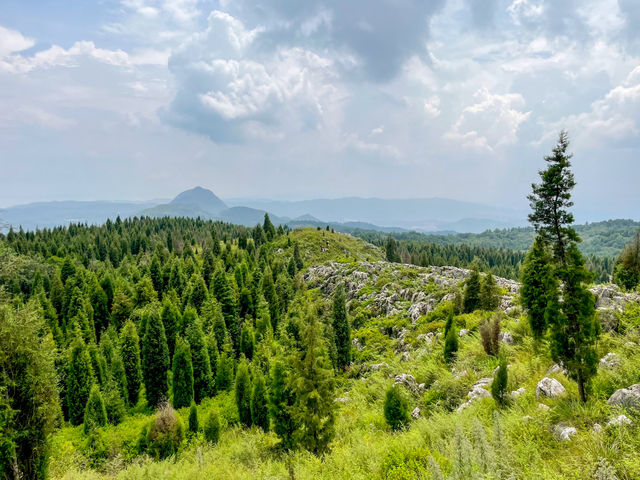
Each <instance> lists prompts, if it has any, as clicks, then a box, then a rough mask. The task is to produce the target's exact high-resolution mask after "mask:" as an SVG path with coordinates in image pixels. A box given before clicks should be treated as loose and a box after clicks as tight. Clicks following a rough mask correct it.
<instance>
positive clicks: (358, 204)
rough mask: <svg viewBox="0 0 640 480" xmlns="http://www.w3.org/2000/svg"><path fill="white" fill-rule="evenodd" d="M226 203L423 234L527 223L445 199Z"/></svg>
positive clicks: (516, 215)
mask: <svg viewBox="0 0 640 480" xmlns="http://www.w3.org/2000/svg"><path fill="white" fill-rule="evenodd" d="M228 203H233V204H236V205H238V204H242V205H245V206H249V207H253V208H257V209H261V210H266V211H269V212H273V213H274V214H276V215H279V216H282V217H289V218H296V217H300V216H301V215H309V216H313V217H315V218H316V219H322V220H321V221H324V222H338V223H341V224H345V223H348V222H363V223H368V224H371V225H388V226H390V227H398V228H402V229H411V230H417V231H422V232H434V231H442V230H455V231H458V232H476V233H479V232H482V231H484V230H487V229H493V228H498V227H500V228H505V227H514V226H521V225H524V224H525V223H526V213H525V212H521V211H518V210H515V209H511V208H508V207H497V206H491V205H484V204H480V203H473V202H462V201H458V200H451V199H446V198H417V199H384V198H357V197H346V198H336V199H317V200H302V201H291V202H289V201H271V200H255V199H236V200H235V201H233V202H231V201H230V202H228Z"/></svg>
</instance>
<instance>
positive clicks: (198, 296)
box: [187, 273, 209, 313]
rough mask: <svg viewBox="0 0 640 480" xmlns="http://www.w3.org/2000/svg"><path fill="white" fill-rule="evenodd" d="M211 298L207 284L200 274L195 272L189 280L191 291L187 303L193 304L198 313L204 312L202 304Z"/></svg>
mask: <svg viewBox="0 0 640 480" xmlns="http://www.w3.org/2000/svg"><path fill="white" fill-rule="evenodd" d="M208 298H209V292H207V286H206V285H205V283H204V280H203V279H202V277H201V276H200V275H198V274H197V273H194V274H193V275H191V279H190V280H189V291H188V297H187V303H188V304H189V305H191V306H193V307H194V308H195V309H196V311H197V312H198V313H201V312H202V305H204V303H205V302H206V301H207V299H208Z"/></svg>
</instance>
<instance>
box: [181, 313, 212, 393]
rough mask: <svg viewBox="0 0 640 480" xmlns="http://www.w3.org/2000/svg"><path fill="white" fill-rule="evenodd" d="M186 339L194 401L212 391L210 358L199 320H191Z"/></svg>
mask: <svg viewBox="0 0 640 480" xmlns="http://www.w3.org/2000/svg"><path fill="white" fill-rule="evenodd" d="M187 341H188V342H189V345H190V346H191V359H192V361H193V392H194V399H195V401H196V403H200V402H201V401H202V399H203V398H206V397H208V396H209V395H211V393H212V391H213V384H212V383H213V378H212V376H211V360H210V359H209V351H208V348H207V342H206V340H205V337H204V333H202V326H201V325H200V320H196V321H195V322H193V323H192V324H191V325H190V326H189V328H188V329H187Z"/></svg>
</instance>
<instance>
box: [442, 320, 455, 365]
mask: <svg viewBox="0 0 640 480" xmlns="http://www.w3.org/2000/svg"><path fill="white" fill-rule="evenodd" d="M457 353H458V332H456V329H455V328H453V327H452V328H450V329H449V331H448V332H447V336H446V337H445V339H444V360H445V361H446V362H447V363H451V362H453V360H455V357H456V354H457Z"/></svg>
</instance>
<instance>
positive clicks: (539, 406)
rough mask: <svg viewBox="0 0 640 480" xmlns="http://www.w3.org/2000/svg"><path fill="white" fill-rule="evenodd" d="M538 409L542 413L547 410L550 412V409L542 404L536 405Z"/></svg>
mask: <svg viewBox="0 0 640 480" xmlns="http://www.w3.org/2000/svg"><path fill="white" fill-rule="evenodd" d="M538 409H540V410H542V411H544V412H548V411H549V410H551V409H550V408H549V406H548V405H545V404H544V403H539V404H538Z"/></svg>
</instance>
